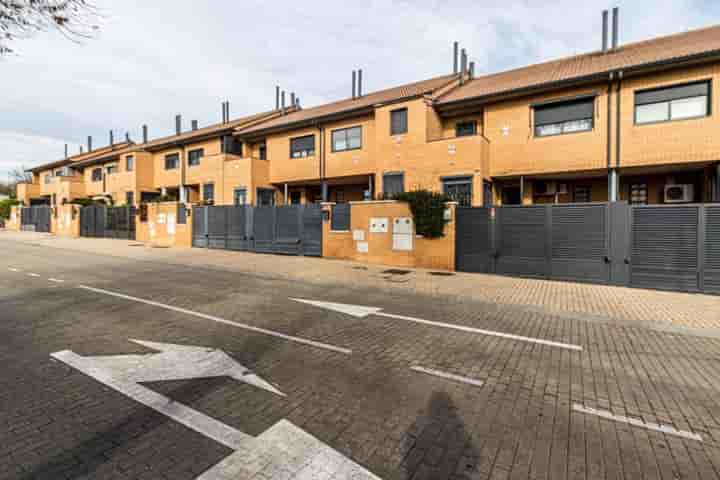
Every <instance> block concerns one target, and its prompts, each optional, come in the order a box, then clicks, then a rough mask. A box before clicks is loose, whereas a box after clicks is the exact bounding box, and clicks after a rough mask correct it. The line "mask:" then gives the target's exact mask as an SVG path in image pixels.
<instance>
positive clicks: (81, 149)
mask: <svg viewBox="0 0 720 480" xmlns="http://www.w3.org/2000/svg"><path fill="white" fill-rule="evenodd" d="M80 153H81V154H82V153H83V148H82V145H80Z"/></svg>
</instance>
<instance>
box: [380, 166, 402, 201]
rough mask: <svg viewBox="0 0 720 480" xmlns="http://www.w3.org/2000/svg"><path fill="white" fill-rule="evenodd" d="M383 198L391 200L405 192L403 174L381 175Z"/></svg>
mask: <svg viewBox="0 0 720 480" xmlns="http://www.w3.org/2000/svg"><path fill="white" fill-rule="evenodd" d="M382 188H383V198H386V199H391V198H394V197H395V195H397V194H399V193H403V192H404V191H405V175H404V174H403V172H393V173H385V174H383V186H382Z"/></svg>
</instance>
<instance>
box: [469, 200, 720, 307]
mask: <svg viewBox="0 0 720 480" xmlns="http://www.w3.org/2000/svg"><path fill="white" fill-rule="evenodd" d="M456 267H457V269H458V270H459V271H465V272H480V273H497V274H501V275H512V276H522V277H534V278H544V279H554V280H571V281H581V282H592V283H601V284H613V285H628V286H634V287H641V288H657V289H666V290H679V291H688V292H707V293H720V205H682V206H669V205H657V206H655V205H653V206H635V205H633V206H630V205H627V204H626V203H622V202H617V203H590V204H563V205H533V206H502V207H495V208H460V209H458V210H457V231H456Z"/></svg>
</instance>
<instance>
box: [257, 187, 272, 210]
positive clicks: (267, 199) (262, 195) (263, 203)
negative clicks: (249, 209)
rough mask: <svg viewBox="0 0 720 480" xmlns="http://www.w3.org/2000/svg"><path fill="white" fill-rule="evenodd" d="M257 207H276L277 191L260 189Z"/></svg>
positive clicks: (258, 190)
mask: <svg viewBox="0 0 720 480" xmlns="http://www.w3.org/2000/svg"><path fill="white" fill-rule="evenodd" d="M257 205H258V207H269V206H272V205H275V190H273V189H271V188H258V189H257Z"/></svg>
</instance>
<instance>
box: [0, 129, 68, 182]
mask: <svg viewBox="0 0 720 480" xmlns="http://www.w3.org/2000/svg"><path fill="white" fill-rule="evenodd" d="M64 145H65V141H64V140H62V139H58V138H52V137H44V136H41V135H27V134H24V133H21V132H5V131H0V152H2V154H0V181H3V180H5V178H6V176H7V174H8V172H9V171H11V170H12V169H13V168H16V167H20V166H22V167H25V168H29V167H32V166H34V165H37V164H38V163H43V162H44V161H52V160H57V159H60V158H62V155H63V154H64ZM57 152H60V154H59V155H58V153H57Z"/></svg>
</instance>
